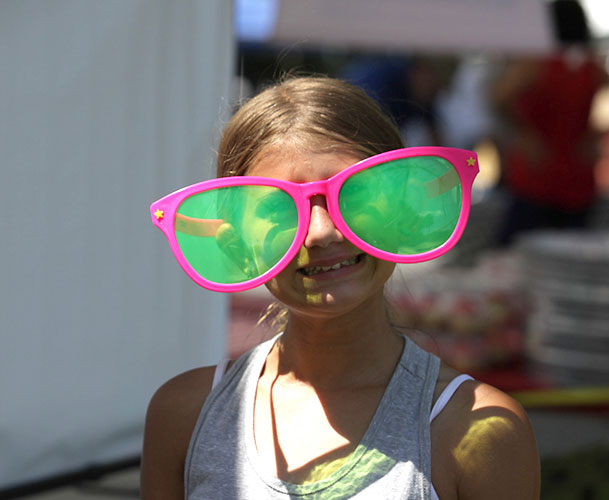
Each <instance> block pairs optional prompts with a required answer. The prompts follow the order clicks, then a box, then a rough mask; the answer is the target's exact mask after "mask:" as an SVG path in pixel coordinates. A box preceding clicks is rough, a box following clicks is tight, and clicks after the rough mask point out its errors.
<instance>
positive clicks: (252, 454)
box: [242, 334, 413, 495]
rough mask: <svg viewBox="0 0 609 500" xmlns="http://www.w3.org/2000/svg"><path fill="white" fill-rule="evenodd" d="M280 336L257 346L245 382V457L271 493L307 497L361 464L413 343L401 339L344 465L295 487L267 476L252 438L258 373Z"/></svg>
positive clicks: (272, 475) (292, 484) (269, 474)
mask: <svg viewBox="0 0 609 500" xmlns="http://www.w3.org/2000/svg"><path fill="white" fill-rule="evenodd" d="M280 335H281V334H279V335H277V336H275V337H274V338H272V339H270V340H268V341H267V342H266V343H265V344H262V345H261V346H260V349H259V350H258V352H257V353H256V358H255V359H254V362H253V363H252V365H251V370H252V372H253V373H252V374H251V376H249V377H248V379H247V387H246V389H245V405H244V407H245V411H244V412H243V417H242V418H243V424H244V426H243V427H242V428H243V429H244V433H245V436H244V440H245V454H246V457H247V460H248V462H249V464H250V466H251V467H252V469H253V470H254V472H255V473H256V475H257V476H258V477H259V478H260V480H261V481H263V482H264V483H265V484H266V485H267V486H269V487H270V488H272V489H273V490H275V491H277V492H280V493H284V494H286V495H288V494H298V495H307V494H312V493H317V492H319V491H321V490H324V489H326V488H329V487H330V486H332V485H333V484H335V483H336V482H338V481H339V480H340V479H342V478H343V477H344V476H345V475H346V474H348V473H349V471H351V470H352V469H353V468H354V467H355V466H356V465H357V464H358V462H359V461H360V459H361V458H362V456H363V455H364V453H365V452H366V450H367V447H366V446H365V444H366V443H371V442H373V441H374V436H375V434H376V432H377V430H378V429H379V427H380V424H381V422H382V419H383V414H384V412H385V408H387V406H388V402H389V401H390V400H391V394H392V392H393V390H394V388H395V386H396V385H397V383H398V380H399V378H400V375H401V374H402V372H403V369H404V367H405V366H406V361H407V359H408V358H409V356H410V355H411V354H410V353H411V350H412V346H413V344H412V341H411V340H410V339H408V338H407V337H405V336H402V338H403V339H404V346H403V348H402V354H401V356H400V359H399V361H398V363H397V365H396V368H395V370H394V372H393V374H392V376H391V379H390V380H389V383H388V384H387V387H386V388H385V392H384V393H383V396H382V397H381V400H380V402H379V404H378V406H377V408H376V411H375V413H374V415H373V417H372V420H371V421H370V423H369V424H368V428H367V429H366V432H365V433H364V435H363V437H362V439H361V441H360V442H359V443H358V444H357V446H356V447H355V449H354V450H353V452H351V454H350V455H349V456H348V458H347V460H346V462H345V463H344V464H343V465H341V466H340V467H339V468H338V469H337V470H335V471H334V472H332V473H331V474H330V475H329V476H327V477H325V478H323V479H320V480H319V481H313V482H308V483H304V484H295V483H290V482H287V481H283V480H281V479H279V478H278V477H277V476H275V475H274V474H272V473H270V472H269V471H268V470H267V469H265V468H264V467H263V466H262V464H261V462H260V457H259V455H258V450H257V448H256V443H255V439H254V402H255V397H256V390H257V387H258V380H259V378H260V374H261V372H262V368H263V366H264V364H265V362H266V358H267V357H268V355H269V353H270V351H271V349H272V348H273V346H274V345H275V342H276V341H277V339H278V338H279V337H280Z"/></svg>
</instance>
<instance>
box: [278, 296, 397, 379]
mask: <svg viewBox="0 0 609 500" xmlns="http://www.w3.org/2000/svg"><path fill="white" fill-rule="evenodd" d="M403 342H404V341H403V339H402V338H401V337H400V335H399V334H398V333H397V332H396V331H395V330H394V329H393V327H392V326H391V324H390V323H389V320H388V318H387V315H386V312H385V308H384V302H381V303H380V304H379V305H377V306H376V307H372V308H370V307H365V306H364V307H360V308H358V311H352V312H350V313H348V314H344V315H340V316H334V317H314V316H310V315H308V316H305V315H300V314H298V313H293V314H292V315H291V317H290V321H289V323H288V326H287V328H286V331H285V333H284V335H283V336H282V337H281V339H280V341H279V342H278V343H277V345H276V346H275V348H274V349H273V350H272V351H271V354H270V355H269V359H268V360H267V369H268V370H272V372H274V373H275V374H276V376H277V377H278V378H279V379H281V380H283V382H284V383H304V384H309V385H312V386H315V387H316V388H319V389H327V390H340V389H348V388H351V387H358V386H365V385H370V384H377V383H378V384H382V383H386V382H387V381H388V378H389V377H390V375H391V373H393V370H394V368H395V365H396V363H397V361H398V359H399V357H400V355H401V352H402V348H403Z"/></svg>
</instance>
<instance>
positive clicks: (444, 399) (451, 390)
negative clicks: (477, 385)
mask: <svg viewBox="0 0 609 500" xmlns="http://www.w3.org/2000/svg"><path fill="white" fill-rule="evenodd" d="M468 380H474V378H473V377H471V376H470V375H466V374H465V373H462V374H461V375H457V376H456V377H455V378H454V379H452V380H451V381H450V382H449V384H448V385H447V386H446V388H445V389H444V390H443V391H442V393H441V394H440V396H439V397H438V399H437V401H436V403H435V404H434V405H433V408H432V409H431V413H430V414H429V423H431V422H432V420H433V419H434V418H436V417H437V416H438V415H439V414H440V412H441V411H442V410H443V409H444V407H445V406H446V405H447V404H448V402H449V401H450V398H452V397H453V395H454V394H455V392H456V391H457V389H458V388H459V387H460V386H461V384H462V383H463V382H466V381H468Z"/></svg>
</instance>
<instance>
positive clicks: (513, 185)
mask: <svg viewBox="0 0 609 500" xmlns="http://www.w3.org/2000/svg"><path fill="white" fill-rule="evenodd" d="M550 8H551V12H552V14H553V19H554V26H555V28H556V37H557V39H558V41H559V43H560V47H559V50H558V51H556V52H555V53H553V54H550V55H548V56H545V57H541V58H534V57H532V58H529V59H520V60H517V61H512V62H511V63H510V64H508V65H507V67H506V70H505V72H504V73H503V74H502V75H500V77H499V78H498V79H497V82H496V84H495V85H494V86H493V88H492V94H491V96H492V101H493V103H494V105H495V107H496V109H497V110H498V111H499V112H500V114H501V116H502V117H503V118H504V119H506V121H507V123H508V124H509V125H510V134H509V139H508V141H507V143H506V144H505V148H504V151H503V165H504V168H503V183H504V187H505V188H506V191H507V192H508V195H509V202H508V209H507V212H506V217H505V221H504V225H503V228H502V229H501V232H500V243H502V244H507V243H510V242H511V241H512V240H513V237H514V236H515V235H516V234H518V233H520V232H521V231H523V230H528V229H533V228H540V227H554V228H565V227H583V226H585V225H586V221H587V216H588V213H589V210H590V208H591V207H592V205H593V203H594V201H595V199H596V188H595V180H594V165H595V162H596V159H597V155H598V150H597V148H598V134H597V133H596V132H595V131H593V130H592V129H591V128H590V125H589V118H590V110H591V107H592V102H593V98H594V96H595V94H596V93H597V91H598V90H599V89H600V88H601V87H602V85H603V84H604V82H605V81H606V74H605V73H604V71H603V70H602V68H601V66H600V65H599V64H598V63H597V61H596V59H595V56H594V54H593V52H592V51H591V50H590V44H589V42H590V34H589V31H588V27H587V23H586V18H585V14H584V12H583V10H582V8H581V6H580V5H579V3H578V2H576V1H572V0H557V1H554V2H552V3H551V4H550Z"/></svg>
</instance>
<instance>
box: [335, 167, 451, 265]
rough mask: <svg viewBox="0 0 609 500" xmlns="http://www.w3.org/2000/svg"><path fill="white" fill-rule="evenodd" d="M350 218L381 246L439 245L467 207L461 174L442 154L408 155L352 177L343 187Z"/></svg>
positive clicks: (395, 249) (401, 249)
mask: <svg viewBox="0 0 609 500" xmlns="http://www.w3.org/2000/svg"><path fill="white" fill-rule="evenodd" d="M338 201H339V208H340V211H341V214H342V216H343V218H344V220H345V222H346V224H347V225H348V226H349V227H350V228H351V230H352V231H353V232H354V233H355V234H356V235H357V236H358V237H359V238H361V239H362V240H363V241H365V242H366V243H368V244H369V245H372V246H373V247H375V248H378V249H380V250H384V251H386V252H391V253H395V254H400V255H416V254H420V253H424V252H428V251H430V250H433V249H435V248H438V247H439V246H441V245H442V244H443V243H445V242H446V241H447V240H448V239H449V238H450V236H451V235H452V233H453V232H454V230H455V227H456V225H457V221H458V220H459V215H460V213H461V201H462V187H461V183H460V180H459V175H458V173H457V171H456V170H455V169H454V167H453V166H452V165H451V164H450V163H449V162H448V161H446V160H445V159H443V158H439V157H436V156H422V157H413V158H403V159H399V160H393V161H389V162H386V163H383V164H380V165H376V166H374V167H370V168H368V169H365V170H362V171H360V172H358V173H356V174H354V175H353V176H351V177H349V178H348V179H347V180H346V181H345V183H344V184H343V186H342V187H341V190H340V193H339V200H338Z"/></svg>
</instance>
